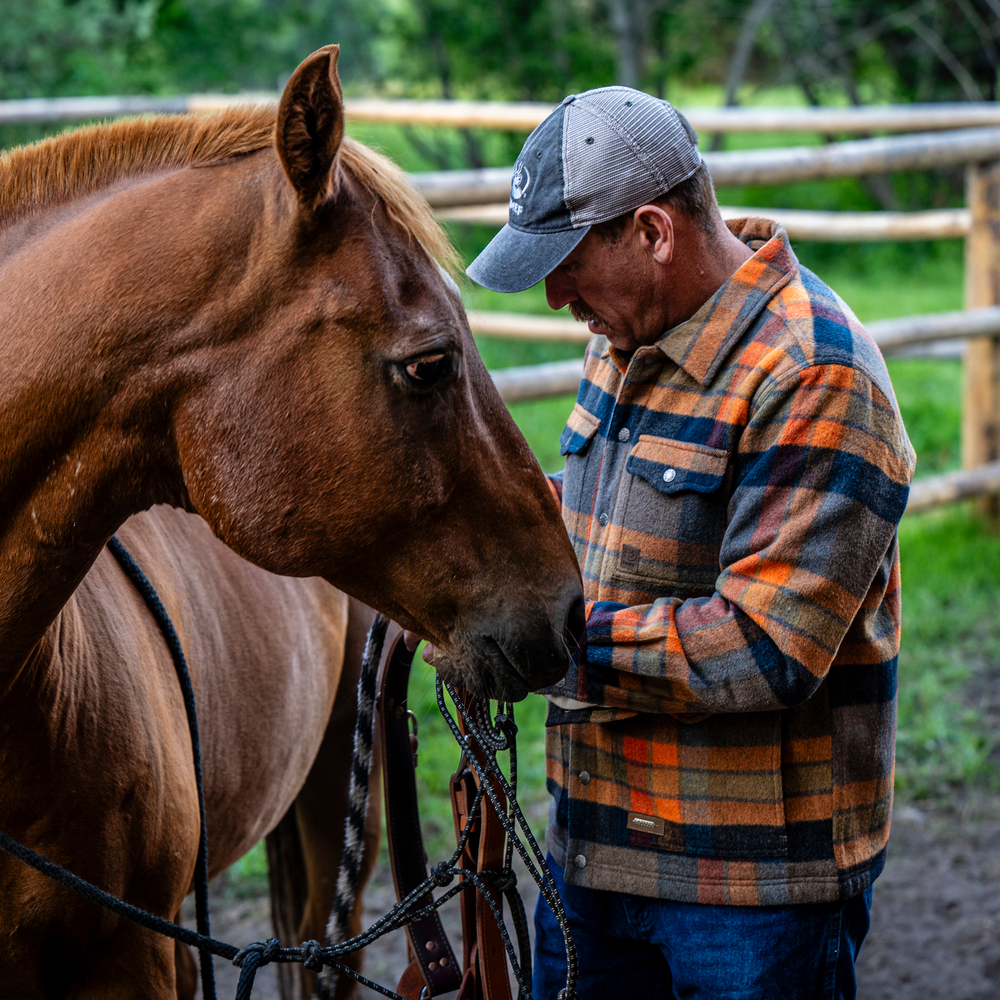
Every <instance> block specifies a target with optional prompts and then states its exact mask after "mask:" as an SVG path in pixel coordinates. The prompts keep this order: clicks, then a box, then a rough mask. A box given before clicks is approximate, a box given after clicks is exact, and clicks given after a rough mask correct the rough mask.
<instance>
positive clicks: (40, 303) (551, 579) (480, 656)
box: [0, 46, 584, 1000]
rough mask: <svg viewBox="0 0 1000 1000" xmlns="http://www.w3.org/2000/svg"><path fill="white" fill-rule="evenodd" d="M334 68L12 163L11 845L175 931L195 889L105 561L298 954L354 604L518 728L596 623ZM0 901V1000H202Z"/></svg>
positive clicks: (43, 902) (211, 793)
mask: <svg viewBox="0 0 1000 1000" xmlns="http://www.w3.org/2000/svg"><path fill="white" fill-rule="evenodd" d="M338 52H339V49H338V47H336V46H327V47H325V48H323V49H320V50H319V51H317V52H315V53H313V54H312V55H311V56H309V57H308V58H307V59H305V60H304V61H303V62H302V64H301V65H300V66H299V67H298V69H297V70H296V71H295V73H294V74H293V75H292V77H291V78H290V80H289V81H288V84H287V85H286V87H285V89H284V92H283V94H282V96H281V99H280V102H279V106H278V109H277V113H276V114H275V113H274V112H273V111H266V110H261V109H256V110H255V109H252V108H239V109H233V110H228V111H226V112H224V113H216V114H209V115H200V116H199V115H182V116H176V117H170V116H164V117H158V118H142V119H134V120H128V121H119V122H114V123H110V124H104V125H99V126H92V127H87V128H83V129H80V130H77V131H74V132H72V133H68V134H65V135H62V136H59V137H56V138H52V139H48V140H45V141H43V142H41V143H39V144H36V145H33V146H29V147H24V148H20V149H16V150H13V151H11V152H10V153H8V154H5V155H4V156H3V157H0V331H2V333H0V371H2V372H3V376H2V378H0V775H2V781H0V830H3V831H4V832H5V833H7V834H8V835H10V836H11V837H14V838H15V839H17V840H19V841H21V842H22V843H24V844H26V845H27V846H29V847H31V848H32V849H34V850H36V851H38V852H39V853H41V854H44V855H46V856H47V857H48V858H50V859H51V860H53V861H55V862H57V863H58V864H61V865H63V866H64V867H65V868H67V869H68V870H70V871H72V872H74V873H75V874H77V875H79V876H81V877H83V878H85V879H87V880H89V881H91V882H93V883H95V884H97V885H98V886H100V887H101V888H103V889H105V890H106V891H108V892H111V893H113V894H115V895H117V896H119V897H121V898H123V899H125V900H127V901H128V902H130V903H133V904H135V905H137V906H140V907H143V908H144V909H146V910H148V911H150V912H152V913H155V914H158V915H159V916H161V917H164V918H166V919H177V915H178V912H179V909H180V905H181V901H182V899H183V898H184V896H185V895H186V894H187V893H188V892H189V890H190V889H191V886H192V876H193V870H194V864H195V857H196V852H197V841H198V836H199V820H198V812H197V804H196V795H195V787H194V777H193V773H192V758H191V748H190V740H189V736H188V732H187V726H186V722H185V717H184V711H183V706H182V702H181V696H180V693H179V690H178V684H177V678H176V676H175V675H174V671H173V667H172V665H171V662H170V658H169V655H168V653H167V649H166V646H165V644H164V641H163V638H162V636H161V635H160V633H159V631H158V629H157V627H156V625H155V624H154V622H153V619H152V617H151V615H150V614H149V613H148V611H147V610H146V608H145V607H144V606H143V604H142V603H141V599H140V598H139V596H138V594H137V593H136V592H135V590H134V588H133V587H132V585H131V584H130V583H129V582H128V580H127V578H126V577H125V576H124V574H123V572H122V571H121V569H120V568H119V567H118V565H117V563H116V562H115V561H114V560H113V559H112V558H111V557H110V556H109V554H108V552H107V550H106V543H107V542H108V540H109V538H110V537H111V536H112V534H115V533H117V534H118V536H119V537H120V539H121V541H122V542H123V544H124V545H125V547H126V548H127V549H128V550H129V551H130V552H131V553H132V555H133V556H134V558H135V560H136V561H137V562H138V563H139V565H140V566H141V567H142V568H143V569H144V570H145V571H146V573H147V575H148V576H149V578H150V580H151V581H152V583H153V585H154V586H155V587H156V588H157V590H158V591H159V593H160V595H161V598H162V601H163V603H164V605H165V607H166V608H167V611H168V612H169V614H170V616H171V617H172V619H173V622H174V624H175V627H176V629H177V632H178V634H179V636H180V639H181V643H182V645H183V646H184V648H185V651H186V653H187V656H188V660H189V664H190V667H191V672H192V678H193V683H194V687H195V692H196V698H197V704H198V710H199V712H200V720H201V721H200V728H201V731H202V754H203V766H204V772H205V797H206V807H207V817H208V821H207V827H208V831H209V866H210V875H212V876H214V875H216V874H218V873H219V872H221V871H223V870H224V869H225V868H226V867H227V866H228V865H230V864H231V863H232V862H234V861H235V860H236V859H237V858H239V857H240V855H241V854H242V853H243V852H244V851H245V850H246V849H247V848H249V847H250V846H251V845H252V844H253V843H254V842H255V841H256V840H257V839H259V838H260V837H261V836H262V835H264V834H267V833H268V831H275V832H279V831H284V833H283V836H282V837H281V838H280V839H281V841H282V843H283V844H284V848H285V849H284V850H283V852H275V853H276V854H279V853H280V854H282V856H283V857H284V859H285V860H284V862H283V863H280V864H277V865H272V874H274V870H275V869H276V870H277V873H278V876H279V877H284V878H286V879H291V880H293V881H296V885H295V886H292V887H291V888H289V887H288V886H287V885H286V886H285V887H284V888H283V887H282V886H280V885H279V886H278V887H277V889H275V887H274V886H273V885H272V893H275V894H276V895H277V896H278V897H279V898H281V899H284V901H285V905H284V908H283V909H282V911H281V913H279V917H280V920H279V922H282V923H283V924H284V926H285V927H286V929H290V930H294V931H297V933H299V934H300V935H301V936H302V938H310V937H315V938H320V939H322V937H323V925H324V923H325V920H326V915H327V910H328V907H329V902H330V900H331V897H332V895H333V891H334V885H333V883H334V881H335V876H334V873H335V871H336V866H337V860H338V858H339V855H340V841H341V837H342V817H343V812H344V809H345V808H346V803H345V801H344V795H345V788H346V782H347V776H348V772H349V769H350V767H349V742H350V738H349V730H350V720H351V718H353V708H352V707H351V705H352V702H353V698H354V693H353V687H354V684H355V678H356V667H355V666H354V665H353V664H354V663H355V662H356V660H357V658H358V656H359V652H360V642H361V638H360V637H361V636H362V635H363V632H364V629H365V626H366V625H367V622H368V621H369V620H370V618H371V614H372V612H371V611H369V610H368V609H369V608H375V609H378V610H380V611H382V612H384V613H386V614H387V615H389V616H390V617H392V618H393V619H394V620H396V621H397V622H398V623H399V624H400V625H401V626H403V627H404V628H407V629H410V630H411V631H414V632H416V633H418V634H420V635H422V636H424V637H425V638H427V639H428V640H429V641H431V642H432V643H433V644H434V646H435V648H436V655H435V664H436V666H437V669H438V670H439V672H440V673H441V674H442V676H443V677H444V678H445V679H447V680H449V681H452V682H455V683H458V684H460V685H462V686H464V687H465V688H467V689H469V690H471V691H473V692H476V693H478V694H480V695H483V696H492V697H498V698H504V699H511V700H516V699H519V698H521V697H523V696H524V695H525V694H526V693H527V692H528V691H529V690H530V689H532V688H537V687H540V686H543V685H546V684H549V683H552V682H554V681H555V680H556V679H558V678H559V677H560V676H562V674H563V673H564V672H565V670H566V668H567V666H568V664H569V660H570V655H571V651H572V649H573V648H574V647H575V646H576V645H577V643H578V642H579V641H580V637H581V634H582V630H583V625H584V610H583V595H582V586H581V580H580V571H579V568H578V566H577V563H576V559H575V557H574V554H573V551H572V548H571V547H570V543H569V540H568V538H567V535H566V532H565V530H564V528H563V525H562V521H561V519H560V515H559V511H558V508H557V506H556V503H555V501H554V499H553V497H552V495H551V492H550V489H549V486H548V484H547V482H546V481H545V478H544V477H543V475H542V473H541V471H540V470H539V468H538V465H537V463H536V462H535V460H534V458H533V456H532V454H531V452H530V450H529V448H528V446H527V444H526V443H525V441H524V439H523V438H522V437H521V435H520V434H519V432H518V430H517V428H516V427H515V425H514V423H513V421H512V420H511V418H510V416H509V415H508V413H507V411H506V409H505V408H504V406H503V404H502V402H501V401H500V399H499V397H498V395H497V393H496V391H495V389H494V388H493V386H492V382H491V380H490V377H489V374H488V373H487V372H486V370H485V368H484V366H483V364H482V362H481V360H480V359H479V357H478V355H477V353H476V351H475V346H474V342H473V340H472V338H471V335H470V332H469V326H468V323H467V321H466V319H465V316H464V313H463V310H462V307H461V300H460V297H459V295H458V294H457V288H456V286H455V284H454V282H453V280H452V279H451V277H450V275H449V274H448V271H447V267H448V266H449V265H450V264H451V263H452V262H453V259H454V258H453V257H452V251H451V249H450V247H449V245H448V243H447V240H446V239H445V237H444V235H443V234H442V232H441V231H440V229H439V228H438V227H437V225H436V224H435V222H434V220H433V217H432V215H431V214H430V211H429V209H428V208H427V206H426V203H424V202H423V201H422V200H421V199H420V198H419V196H418V195H417V194H416V193H415V192H414V191H413V189H412V188H411V187H410V186H409V184H408V183H407V181H406V179H405V176H404V175H403V174H402V173H401V172H400V171H399V170H398V168H396V167H395V166H394V165H393V164H391V163H390V162H389V161H388V160H387V159H385V158H384V157H382V156H380V155H378V154H376V153H374V152H373V151H371V150H369V149H367V148H365V147H364V146H362V145H360V144H359V143H357V142H353V141H352V140H351V139H349V138H348V137H345V136H344V134H343V133H344V113H343V98H342V91H341V86H340V80H339V77H338V75H337V56H338ZM442 265H443V266H442ZM338 815H339V817H340V820H341V826H340V827H338V826H337V824H336V823H335V822H334V823H331V820H336V818H337V816H338ZM289 837H292V838H293V840H295V843H291V844H290V843H289ZM296 859H297V860H296ZM292 890H294V891H292ZM0 899H2V900H3V905H2V908H0V997H2V998H5V1000H6V998H14V997H17V998H19V1000H20V998H46V1000H54V998H73V1000H96V998H97V997H100V998H102V1000H105V998H115V1000H131V998H140V997H141V998H143V1000H149V998H154V1000H167V998H171V1000H172V998H175V997H185V998H187V997H191V996H192V995H193V991H194V982H193V976H192V975H191V964H192V963H191V959H190V955H187V954H186V950H185V949H177V948H175V946H174V943H173V942H172V941H170V940H169V939H166V938H163V937H160V936H158V935H155V934H153V933H151V932H148V931H146V930H143V929H141V928H138V927H136V926H134V925H132V924H130V923H129V922H128V921H125V920H123V919H121V918H119V917H117V916H115V915H114V914H111V913H109V912H106V911H103V910H101V909H99V908H97V907H96V906H95V905H93V904H91V903H89V902H87V901H85V900H83V899H82V898H79V897H77V896H75V895H74V894H72V893H70V892H68V891H67V890H65V889H63V888H61V887H59V886H57V885H55V884H54V883H52V882H50V881H49V880H47V879H45V878H44V877H43V876H41V875H39V874H37V873H36V872H35V871H34V870H32V869H29V868H27V867H26V866H24V865H22V864H21V863H20V862H18V861H16V860H14V859H13V858H10V857H7V856H6V855H3V856H0ZM293 903H294V905H293ZM279 909H281V908H280V907H279ZM300 939H301V938H300ZM292 943H294V942H292ZM303 982H304V988H305V989H308V988H309V985H310V984H309V976H306V977H305V979H304V981H303Z"/></svg>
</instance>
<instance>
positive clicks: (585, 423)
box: [559, 403, 601, 455]
mask: <svg viewBox="0 0 1000 1000" xmlns="http://www.w3.org/2000/svg"><path fill="white" fill-rule="evenodd" d="M600 426H601V418H600V417H595V416H594V414H593V413H591V412H590V410H587V409H584V408H583V407H582V406H581V405H580V404H579V403H576V404H575V405H574V406H573V412H572V413H571V414H570V415H569V420H567V421H566V427H565V429H564V430H563V432H562V436H561V437H560V438H559V454H561V455H575V454H576V453H577V452H579V451H583V449H584V448H586V447H587V445H588V444H589V443H590V439H591V438H592V437H593V436H594V435H595V434H596V433H597V428H598V427H600Z"/></svg>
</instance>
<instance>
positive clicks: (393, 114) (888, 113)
mask: <svg viewBox="0 0 1000 1000" xmlns="http://www.w3.org/2000/svg"><path fill="white" fill-rule="evenodd" d="M277 99H278V95H277V94H188V95H178V96H174V97H147V96H131V97H50V98H32V99H29V100H20V101H0V124H3V123H17V124H28V123H39V122H42V123H46V122H67V121H83V120H86V119H98V118H111V117H115V116H117V115H135V114H147V113H164V112H167V113H170V112H183V111H217V110H220V109H222V108H227V107H232V106H233V105H235V104H248V103H250V104H276V103H277ZM552 108H553V105H551V104H545V103H539V102H516V103H515V102H505V101H433V100H430V101H414V100H385V99H381V98H367V97H360V98H358V97H355V98H350V97H349V98H347V100H346V101H345V102H344V111H345V113H346V116H347V118H348V119H349V120H353V121H367V122H390V123H395V124H402V125H435V126H452V127H455V128H487V129H501V130H505V131H512V132H530V131H531V130H532V129H533V128H534V127H535V126H536V125H538V124H539V122H541V121H542V120H543V119H544V118H545V116H546V115H548V114H549V112H550V111H552ZM682 110H683V111H684V114H685V115H686V116H687V119H688V121H690V122H691V124H692V125H693V126H694V128H696V129H697V130H699V131H701V132H705V133H710V132H723V133H728V132H776V133H790V132H819V133H821V134H823V135H864V134H870V133H873V132H930V131H934V130H937V129H943V130H951V129H956V128H973V127H975V126H979V125H1000V104H996V103H994V102H991V101H983V102H961V103H940V104H888V105H871V106H867V107H859V108H763V107H762V108H755V107H749V108H683V109H682Z"/></svg>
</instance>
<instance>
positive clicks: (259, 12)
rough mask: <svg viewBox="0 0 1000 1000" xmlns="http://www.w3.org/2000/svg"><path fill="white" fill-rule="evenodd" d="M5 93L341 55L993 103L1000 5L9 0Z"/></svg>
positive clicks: (383, 78) (199, 86)
mask: <svg viewBox="0 0 1000 1000" xmlns="http://www.w3.org/2000/svg"><path fill="white" fill-rule="evenodd" d="M0 10H2V13H3V18H2V22H0V41H2V44H0V98H11V97H28V96H54V95H60V94H84V93H144V92H164V91H177V92H180V91H192V90H227V91H233V90H274V89H276V88H277V87H278V85H279V84H280V83H281V82H282V80H283V78H284V77H285V76H286V75H287V74H288V73H289V71H290V70H291V69H292V68H293V67H294V66H295V65H296V64H297V62H298V60H299V59H300V58H301V56H302V54H303V53H304V52H307V51H310V50H311V49H313V48H316V47H318V46H319V45H321V44H324V43H326V42H328V41H331V40H335V41H339V42H341V43H342V44H343V46H344V52H343V69H344V78H345V80H346V81H347V85H348V88H349V90H353V91H356V92H361V91H365V92H388V93H392V94H412V95H420V96H432V95H433V96H456V97H457V96H462V97H479V98H483V97H494V98H514V99H528V100H531V99H534V100H552V99H556V98H558V97H560V96H562V95H563V94H565V93H567V92H569V91H572V90H575V89H582V88H586V87H592V86H599V85H601V84H606V83H612V82H619V83H625V84H628V85H630V86H638V87H642V88H644V89H646V90H648V91H650V92H651V93H660V94H668V92H669V89H670V86H671V84H672V83H677V82H678V81H685V82H687V83H711V84H715V85H717V86H722V87H724V93H725V99H726V101H727V103H732V102H735V101H736V100H737V99H738V96H739V94H740V89H741V87H744V88H745V86H746V85H750V86H751V87H753V86H762V85H775V84H778V85H787V86H792V87H793V88H795V89H796V90H797V91H798V92H800V94H801V95H802V97H803V98H804V99H805V100H806V101H808V102H810V103H827V102H830V101H837V102H851V103H859V102H862V101H871V100H899V101H927V100H982V99H987V100H992V99H994V97H995V95H996V78H997V68H998V60H1000V55H998V51H1000V0H916V2H911V0H489V2H483V3H471V2H467V0H4V2H3V4H2V8H0Z"/></svg>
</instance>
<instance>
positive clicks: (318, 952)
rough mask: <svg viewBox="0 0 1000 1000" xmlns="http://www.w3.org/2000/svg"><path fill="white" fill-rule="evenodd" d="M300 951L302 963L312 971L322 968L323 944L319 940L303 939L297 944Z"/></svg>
mask: <svg viewBox="0 0 1000 1000" xmlns="http://www.w3.org/2000/svg"><path fill="white" fill-rule="evenodd" d="M299 951H301V952H302V955H303V958H302V964H303V965H304V966H305V967H306V968H307V969H311V970H312V971H313V972H319V971H320V970H321V969H322V968H323V946H322V945H321V944H320V943H319V941H303V942H302V944H300V945H299Z"/></svg>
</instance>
